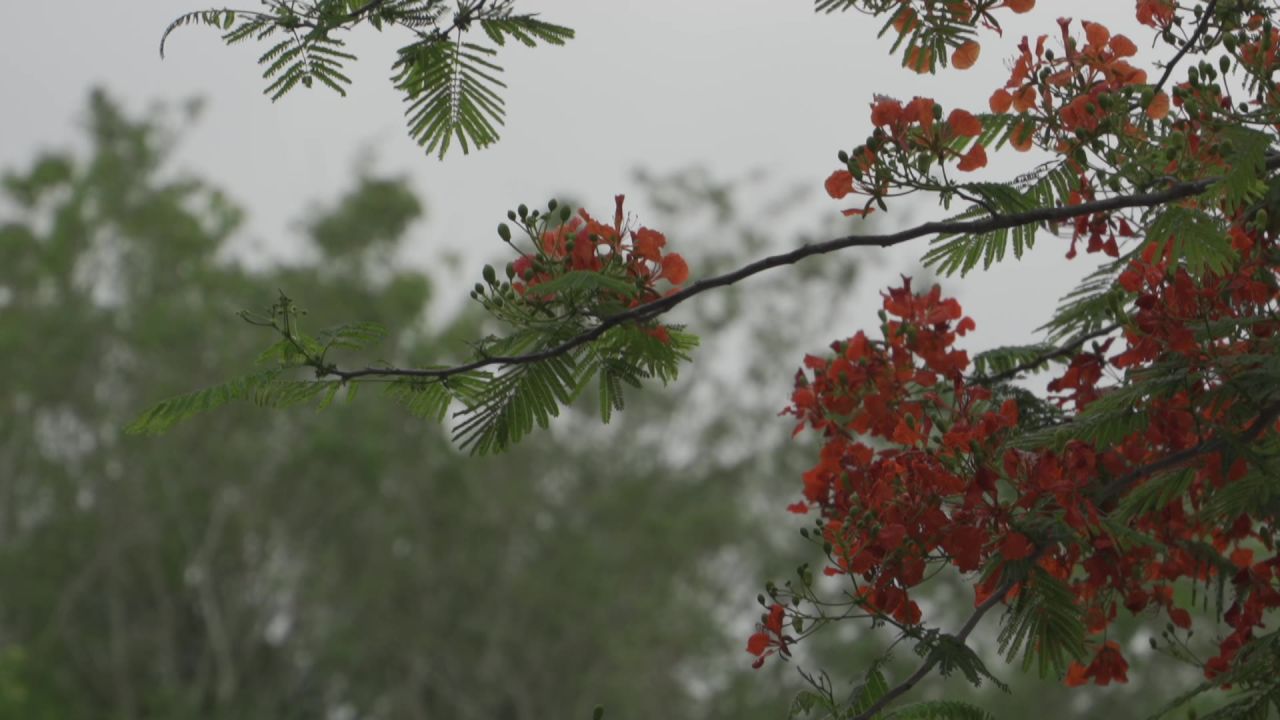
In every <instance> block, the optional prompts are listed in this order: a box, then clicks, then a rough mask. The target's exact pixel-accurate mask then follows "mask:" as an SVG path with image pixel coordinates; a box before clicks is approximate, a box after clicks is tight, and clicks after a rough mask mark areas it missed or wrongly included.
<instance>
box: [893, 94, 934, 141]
mask: <svg viewBox="0 0 1280 720" xmlns="http://www.w3.org/2000/svg"><path fill="white" fill-rule="evenodd" d="M934 105H937V103H935V102H934V101H933V100H931V99H929V98H926V97H914V98H912V99H911V102H909V103H907V107H906V108H905V109H904V110H903V112H902V119H903V120H906V121H907V122H915V123H920V127H921V128H922V129H923V130H924V131H925V132H926V133H927V132H929V131H930V130H932V129H933V106H934Z"/></svg>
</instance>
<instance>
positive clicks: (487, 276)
mask: <svg viewBox="0 0 1280 720" xmlns="http://www.w3.org/2000/svg"><path fill="white" fill-rule="evenodd" d="M480 274H481V275H483V276H484V281H485V282H487V283H489V284H490V285H497V284H498V272H497V271H496V270H494V269H493V266H492V265H485V266H484V270H482V271H481V273H480Z"/></svg>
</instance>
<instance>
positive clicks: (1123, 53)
mask: <svg viewBox="0 0 1280 720" xmlns="http://www.w3.org/2000/svg"><path fill="white" fill-rule="evenodd" d="M1108 46H1109V47H1110V48H1111V52H1113V53H1115V55H1116V57H1131V56H1133V55H1137V54H1138V46H1137V45H1134V44H1133V41H1132V40H1130V39H1129V38H1127V37H1125V36H1124V35H1113V36H1111V42H1110V43H1108Z"/></svg>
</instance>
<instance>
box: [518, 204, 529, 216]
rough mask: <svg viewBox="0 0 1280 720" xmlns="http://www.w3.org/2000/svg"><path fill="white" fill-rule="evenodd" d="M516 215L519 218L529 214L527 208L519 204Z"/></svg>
mask: <svg viewBox="0 0 1280 720" xmlns="http://www.w3.org/2000/svg"><path fill="white" fill-rule="evenodd" d="M516 214H517V215H519V216H520V217H526V216H527V215H528V214H529V206H528V205H525V204H524V203H520V207H518V208H516Z"/></svg>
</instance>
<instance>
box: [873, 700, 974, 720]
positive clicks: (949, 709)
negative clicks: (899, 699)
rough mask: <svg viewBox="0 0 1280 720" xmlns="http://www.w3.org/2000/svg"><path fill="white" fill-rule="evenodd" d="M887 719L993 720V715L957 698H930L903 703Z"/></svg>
mask: <svg viewBox="0 0 1280 720" xmlns="http://www.w3.org/2000/svg"><path fill="white" fill-rule="evenodd" d="M888 720H995V716H993V715H992V714H991V713H989V712H987V711H986V710H983V709H982V708H980V707H978V706H976V705H970V704H968V703H964V702H960V701H958V700H931V701H926V702H918V703H912V704H911V705H904V706H903V707H901V708H898V709H897V710H895V711H893V713H892V714H890V715H889V716H888Z"/></svg>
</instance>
